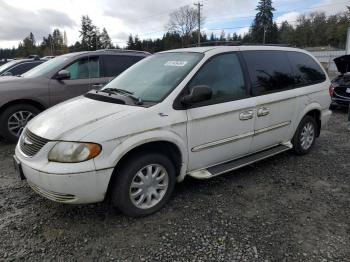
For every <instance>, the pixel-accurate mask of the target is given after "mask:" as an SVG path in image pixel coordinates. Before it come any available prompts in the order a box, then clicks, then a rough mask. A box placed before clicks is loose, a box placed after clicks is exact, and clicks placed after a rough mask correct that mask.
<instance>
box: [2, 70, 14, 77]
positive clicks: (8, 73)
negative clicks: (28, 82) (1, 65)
mask: <svg viewBox="0 0 350 262" xmlns="http://www.w3.org/2000/svg"><path fill="white" fill-rule="evenodd" d="M3 76H13V74H12V73H11V72H10V71H7V72H5V73H4V74H3Z"/></svg>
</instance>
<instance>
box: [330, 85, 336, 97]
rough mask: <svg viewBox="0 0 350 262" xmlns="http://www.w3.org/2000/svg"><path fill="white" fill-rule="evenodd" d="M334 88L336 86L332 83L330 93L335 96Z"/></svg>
mask: <svg viewBox="0 0 350 262" xmlns="http://www.w3.org/2000/svg"><path fill="white" fill-rule="evenodd" d="M334 88H335V86H334V85H333V84H331V85H330V86H329V95H330V96H333V94H334Z"/></svg>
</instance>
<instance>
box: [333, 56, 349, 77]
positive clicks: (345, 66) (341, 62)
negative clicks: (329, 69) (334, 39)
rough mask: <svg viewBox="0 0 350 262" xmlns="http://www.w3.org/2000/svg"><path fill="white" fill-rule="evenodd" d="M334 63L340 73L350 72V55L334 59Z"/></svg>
mask: <svg viewBox="0 0 350 262" xmlns="http://www.w3.org/2000/svg"><path fill="white" fill-rule="evenodd" d="M333 61H334V63H335V65H336V66H337V69H338V71H339V72H340V73H342V74H345V73H347V72H350V55H343V56H339V57H337V58H334V60H333Z"/></svg>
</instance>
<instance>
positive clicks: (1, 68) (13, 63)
mask: <svg viewBox="0 0 350 262" xmlns="http://www.w3.org/2000/svg"><path fill="white" fill-rule="evenodd" d="M17 63H18V60H17V61H16V60H14V61H10V62H7V63H6V64H3V65H2V66H0V74H1V73H2V72H4V71H6V69H8V68H10V67H11V66H13V65H15V64H17Z"/></svg>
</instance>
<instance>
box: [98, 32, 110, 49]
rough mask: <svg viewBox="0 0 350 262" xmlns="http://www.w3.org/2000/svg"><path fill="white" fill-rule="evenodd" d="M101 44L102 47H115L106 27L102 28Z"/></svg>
mask: <svg viewBox="0 0 350 262" xmlns="http://www.w3.org/2000/svg"><path fill="white" fill-rule="evenodd" d="M100 44H101V46H100V48H102V49H108V48H113V45H112V41H111V38H110V37H109V35H108V33H107V30H106V28H103V29H102V33H101V35H100Z"/></svg>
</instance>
